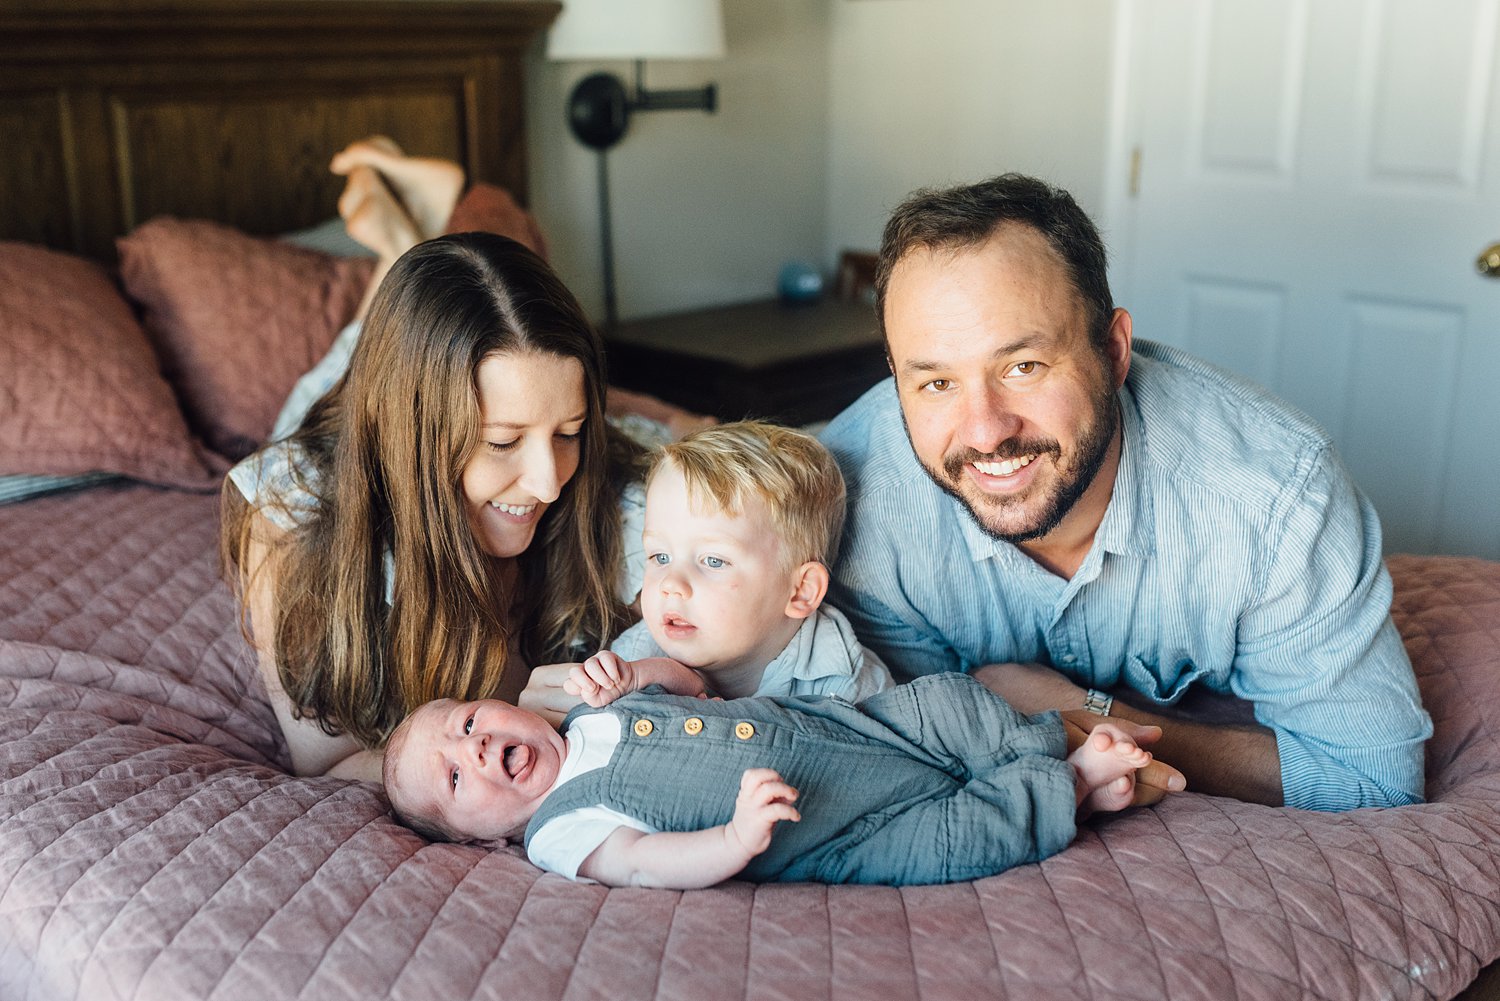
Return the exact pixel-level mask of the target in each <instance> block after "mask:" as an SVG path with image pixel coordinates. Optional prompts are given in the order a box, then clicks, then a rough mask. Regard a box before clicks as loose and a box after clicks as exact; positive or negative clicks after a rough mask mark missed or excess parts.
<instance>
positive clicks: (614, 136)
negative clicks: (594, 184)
mask: <svg viewBox="0 0 1500 1001" xmlns="http://www.w3.org/2000/svg"><path fill="white" fill-rule="evenodd" d="M723 55H724V21H723V16H722V13H721V11H720V9H719V0H630V2H622V0H567V2H566V4H565V5H564V6H563V11H562V14H561V16H559V17H558V19H557V22H556V23H555V24H553V26H552V30H551V32H550V33H549V35H548V38H547V58H548V59H552V60H559V61H560V60H589V61H597V60H605V59H629V60H634V62H635V89H634V90H633V91H627V90H626V88H625V83H624V81H623V80H621V79H620V78H619V77H618V76H616V75H615V74H613V73H593V74H590V75H589V76H586V77H584V78H583V79H582V80H580V81H579V82H578V85H577V86H575V87H574V88H573V91H572V93H571V94H569V95H568V107H567V112H568V125H569V127H570V128H571V129H572V131H573V135H574V137H575V138H577V140H578V141H579V142H581V143H583V144H584V145H585V146H588V147H589V148H591V149H593V150H595V151H596V152H597V153H598V174H599V238H600V244H601V250H602V259H603V270H604V326H605V329H606V330H610V329H613V328H614V326H615V324H616V322H617V321H618V315H617V311H616V298H615V261H614V239H613V236H612V233H611V227H610V211H609V163H608V159H607V154H608V152H609V149H610V147H612V146H614V145H615V144H616V143H618V142H619V141H620V140H621V139H622V138H624V136H625V131H626V129H628V128H629V126H630V116H631V115H633V114H635V113H637V112H642V111H680V110H702V111H706V112H709V113H710V114H712V113H713V112H714V111H715V110H716V109H717V107H718V90H717V88H716V86H715V85H714V84H712V83H710V84H708V85H707V86H704V87H701V88H696V89H688V90H648V89H647V88H646V83H645V61H646V60H647V59H719V58H722V57H723Z"/></svg>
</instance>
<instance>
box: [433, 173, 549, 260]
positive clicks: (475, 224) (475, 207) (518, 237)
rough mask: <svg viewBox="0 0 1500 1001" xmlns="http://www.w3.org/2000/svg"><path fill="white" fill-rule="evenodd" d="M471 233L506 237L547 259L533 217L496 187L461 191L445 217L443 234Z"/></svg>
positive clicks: (481, 185) (479, 186)
mask: <svg viewBox="0 0 1500 1001" xmlns="http://www.w3.org/2000/svg"><path fill="white" fill-rule="evenodd" d="M474 230H481V231H483V232H486V233H498V234H499V235H501V236H508V237H510V238H511V239H512V240H515V241H516V242H517V243H524V244H525V245H526V246H527V247H529V248H530V249H531V250H534V251H535V252H536V254H537V256H538V257H540V258H541V259H542V260H544V261H545V260H546V259H547V241H546V239H545V238H544V237H543V236H542V227H541V226H539V225H537V221H536V217H535V216H533V215H532V214H531V213H530V212H527V211H526V210H525V209H523V208H521V206H520V205H519V204H517V202H516V200H515V199H514V198H512V197H511V195H510V192H509V191H506V190H505V189H504V188H502V187H500V186H498V185H495V184H487V183H485V182H484V181H479V182H477V183H476V184H474V186H473V187H471V188H469V190H468V191H465V192H464V196H463V197H462V198H460V199H459V201H458V204H457V205H455V206H454V207H453V213H452V214H451V215H450V216H448V226H447V232H449V233H468V232H472V231H474Z"/></svg>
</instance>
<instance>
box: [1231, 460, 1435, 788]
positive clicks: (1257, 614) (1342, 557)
mask: <svg viewBox="0 0 1500 1001" xmlns="http://www.w3.org/2000/svg"><path fill="white" fill-rule="evenodd" d="M1269 527H1270V529H1271V531H1270V537H1271V544H1270V545H1268V546H1267V548H1266V550H1265V553H1266V558H1265V563H1264V565H1263V567H1262V572H1261V580H1262V587H1261V593H1260V600H1259V601H1258V602H1256V603H1255V604H1254V605H1253V606H1252V607H1251V608H1250V609H1248V610H1247V611H1246V612H1245V614H1244V616H1243V618H1242V620H1241V622H1240V628H1239V635H1238V641H1237V652H1236V657H1235V664H1234V671H1233V674H1232V680H1231V683H1232V685H1233V688H1234V691H1235V693H1236V694H1237V695H1239V696H1240V697H1241V698H1244V699H1248V700H1249V701H1251V702H1253V703H1254V704H1255V713H1256V718H1257V719H1258V720H1259V721H1260V722H1261V723H1262V724H1264V725H1265V726H1268V727H1270V728H1271V729H1272V730H1273V731H1274V732H1275V734H1276V744H1277V750H1278V751H1279V752H1280V755H1281V780H1282V787H1283V796H1284V800H1285V803H1286V805H1287V806H1293V807H1301V808H1304V809H1313V810H1348V809H1353V808H1356V807H1362V806H1401V805H1404V804H1408V803H1419V802H1421V801H1422V795H1423V762H1424V755H1423V745H1424V744H1425V743H1426V741H1427V738H1428V737H1430V736H1431V735H1432V721H1431V719H1430V718H1429V717H1428V715H1427V713H1426V711H1425V710H1424V709H1423V708H1422V703H1421V697H1420V695H1419V693H1418V691H1417V683H1416V677H1415V675H1414V674H1413V671H1412V666H1411V661H1410V660H1409V659H1408V657H1407V655H1406V650H1405V648H1404V647H1403V646H1402V643H1401V637H1400V636H1399V635H1398V634H1397V632H1396V628H1395V626H1394V625H1393V624H1392V622H1391V617H1390V608H1391V578H1390V574H1389V572H1388V571H1387V570H1386V567H1385V563H1384V561H1383V559H1382V556H1381V542H1380V523H1379V519H1378V518H1377V516H1376V514H1375V509H1374V507H1373V506H1372V505H1371V504H1370V502H1369V500H1368V499H1366V498H1365V497H1364V496H1363V495H1361V494H1360V493H1359V492H1358V490H1357V489H1355V487H1354V484H1353V482H1352V481H1351V480H1350V478H1349V476H1348V474H1347V473H1346V472H1345V471H1344V469H1343V468H1342V466H1340V465H1339V463H1338V461H1337V460H1336V459H1335V458H1334V457H1333V456H1332V455H1331V453H1329V452H1327V451H1326V450H1325V451H1322V452H1320V453H1317V454H1316V455H1315V456H1314V457H1313V458H1312V460H1311V461H1310V463H1309V471H1308V474H1307V476H1306V477H1305V478H1304V479H1301V480H1300V482H1298V483H1297V484H1296V489H1293V490H1291V491H1289V492H1288V495H1287V500H1286V503H1285V505H1284V509H1283V510H1282V511H1281V512H1278V514H1277V516H1276V517H1273V519H1272V523H1271V525H1270V526H1269Z"/></svg>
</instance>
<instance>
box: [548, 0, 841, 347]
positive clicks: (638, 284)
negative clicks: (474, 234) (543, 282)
mask: <svg viewBox="0 0 1500 1001" xmlns="http://www.w3.org/2000/svg"><path fill="white" fill-rule="evenodd" d="M723 9H724V31H725V36H726V41H727V54H726V57H725V58H724V59H723V60H719V61H713V62H681V63H671V62H650V63H647V65H646V83H647V86H649V87H653V88H673V87H698V86H701V85H703V84H704V83H707V82H709V81H713V82H715V83H717V84H718V88H719V110H718V112H717V113H715V114H713V115H706V114H704V113H703V112H700V111H660V112H651V113H649V114H644V115H637V116H635V117H634V118H633V119H632V120H631V123H630V130H629V132H627V133H626V135H625V138H624V139H623V140H621V142H620V144H619V145H618V146H616V147H614V148H613V149H612V150H610V152H609V172H610V192H611V199H612V202H613V209H614V211H613V219H614V246H615V268H616V287H617V290H618V299H619V312H620V316H621V318H623V319H629V318H631V317H638V316H652V315H657V314H661V313H669V312H675V311H679V310H684V309H690V308H692V307H695V306H709V305H718V304H722V303H730V302H744V301H748V300H752V299H760V298H766V297H768V296H770V295H773V294H775V289H776V274H777V272H778V270H779V269H780V266H781V264H782V263H783V262H784V261H786V260H788V259H791V258H803V259H808V260H813V261H816V260H818V259H819V258H820V257H821V255H822V252H823V248H824V245H825V234H826V231H827V230H826V225H825V211H826V206H827V202H828V198H827V187H826V173H825V168H824V164H825V162H826V160H827V152H826V150H827V144H826V138H825V134H826V128H825V123H826V121H827V115H828V63H827V59H828V56H827V54H828V11H829V8H828V4H827V0H724V7H723ZM538 51H540V49H539V50H538ZM599 69H605V70H608V71H610V72H614V73H618V74H619V75H620V76H621V77H622V78H623V79H624V80H625V81H626V83H627V85H633V80H634V68H633V65H632V64H630V63H608V64H586V63H548V62H545V61H544V60H542V59H541V58H540V57H539V56H538V58H536V59H534V60H532V63H531V73H530V79H529V81H528V86H529V97H528V103H527V116H528V117H527V128H528V131H529V134H530V162H531V207H532V209H533V211H535V213H536V215H537V218H538V219H539V221H540V222H541V224H542V227H543V230H544V231H545V232H546V234H547V237H548V239H549V242H550V245H551V252H552V253H551V256H552V263H553V265H554V266H555V267H556V268H557V270H558V273H559V274H560V275H561V276H562V278H563V280H564V281H565V282H567V283H568V285H569V287H570V288H572V289H573V290H574V292H575V293H577V295H578V297H579V299H580V301H581V302H582V303H583V305H584V307H585V308H586V309H588V310H589V312H590V314H591V315H592V316H594V317H596V318H601V317H602V316H603V301H604V297H603V291H602V290H603V283H602V280H601V277H600V266H599V223H598V218H599V215H598V200H597V196H596V191H597V185H596V179H595V153H594V152H593V151H592V150H590V149H587V148H586V147H584V146H582V145H580V144H579V143H578V142H577V140H575V139H574V138H573V136H572V134H571V133H570V132H569V131H568V128H567V124H566V122H565V121H564V118H563V107H564V103H565V101H566V98H567V94H568V92H569V90H571V88H572V87H573V85H574V84H575V83H576V82H577V81H578V80H580V79H582V78H583V77H584V76H587V75H588V74H589V73H592V72H595V71H596V70H599Z"/></svg>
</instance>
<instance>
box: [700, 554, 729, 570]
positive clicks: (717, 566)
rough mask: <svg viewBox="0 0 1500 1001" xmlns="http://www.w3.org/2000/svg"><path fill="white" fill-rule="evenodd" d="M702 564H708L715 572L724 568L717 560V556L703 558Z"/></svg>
mask: <svg viewBox="0 0 1500 1001" xmlns="http://www.w3.org/2000/svg"><path fill="white" fill-rule="evenodd" d="M703 562H704V563H706V564H708V565H709V566H710V567H712V568H713V569H715V570H718V569H720V568H722V567H723V566H724V561H723V560H721V559H719V557H717V556H705V557H703Z"/></svg>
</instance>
